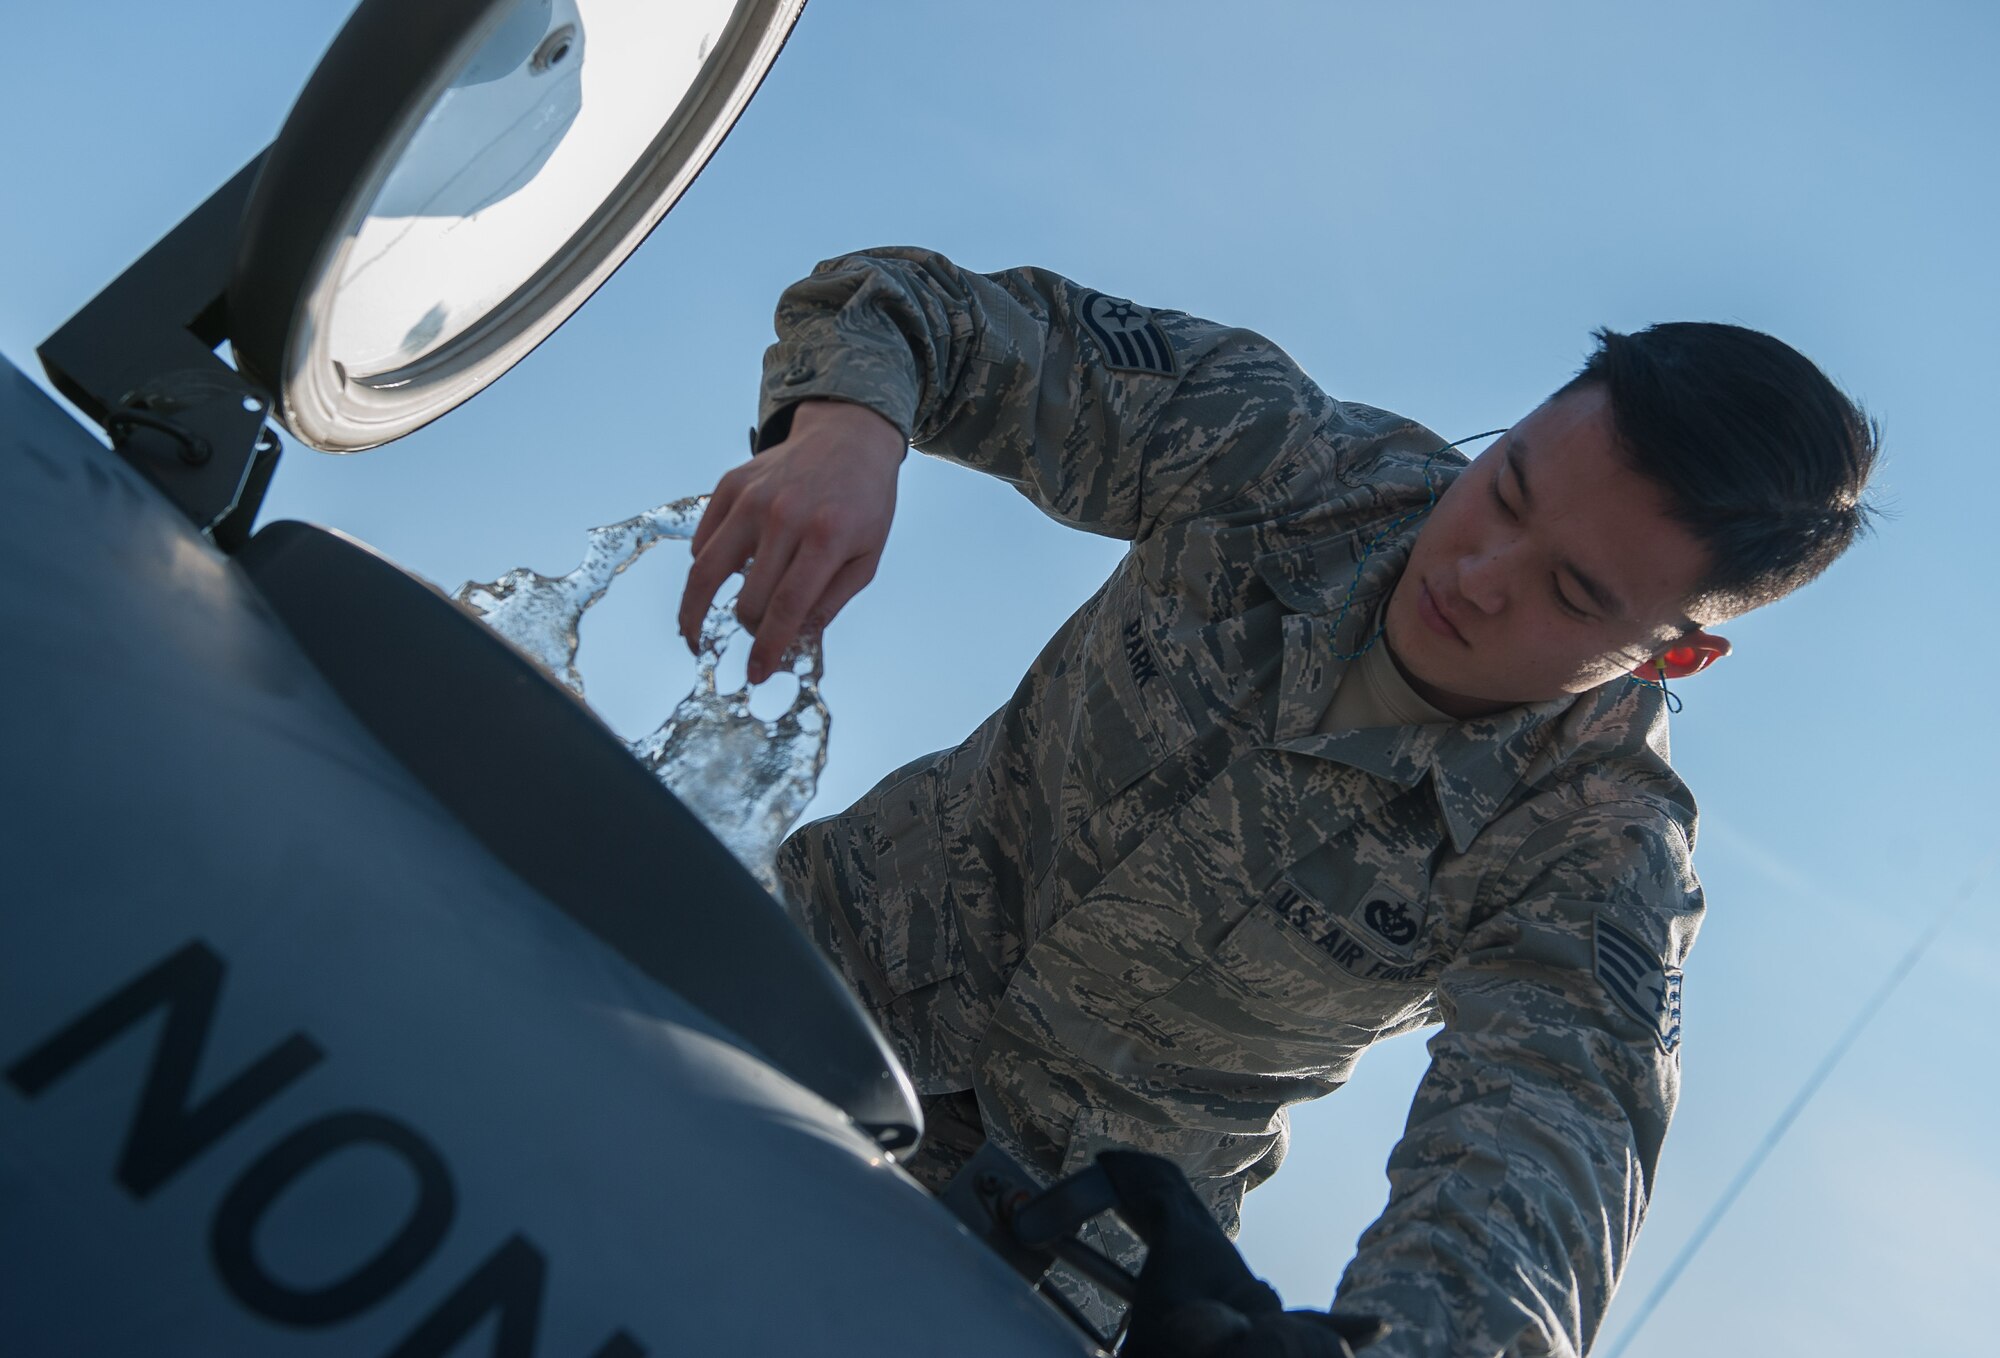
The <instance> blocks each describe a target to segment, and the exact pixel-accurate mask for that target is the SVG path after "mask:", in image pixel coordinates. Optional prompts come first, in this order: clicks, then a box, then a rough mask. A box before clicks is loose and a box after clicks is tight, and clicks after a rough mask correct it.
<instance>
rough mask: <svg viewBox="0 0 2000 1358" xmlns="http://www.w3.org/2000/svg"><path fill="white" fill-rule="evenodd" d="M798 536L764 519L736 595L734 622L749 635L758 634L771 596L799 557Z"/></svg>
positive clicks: (782, 525)
mask: <svg viewBox="0 0 2000 1358" xmlns="http://www.w3.org/2000/svg"><path fill="white" fill-rule="evenodd" d="M804 555H805V553H804V552H803V551H802V550H801V546H800V542H799V535H798V534H797V533H795V532H793V531H792V530H791V528H790V527H789V526H788V525H786V524H784V523H782V522H779V521H777V520H774V519H770V518H767V519H766V520H765V522H764V532H763V535H762V536H761V537H759V538H758V539H757V546H756V548H755V549H754V550H753V552H752V554H751V559H750V566H749V569H747V570H745V571H744V572H743V588H742V589H740V590H738V591H737V592H736V618H737V621H739V622H741V623H742V624H743V625H744V626H745V627H747V628H749V629H750V632H751V635H753V636H754V635H756V634H757V633H759V632H761V631H762V630H763V627H764V614H765V613H766V612H767V611H769V608H770V603H771V595H772V594H773V593H774V592H775V591H776V590H777V588H778V584H779V582H780V581H782V580H783V579H784V578H785V577H786V575H787V574H789V573H790V571H791V570H792V569H793V566H794V563H795V562H796V561H797V560H798V559H799V558H800V557H803V556H804Z"/></svg>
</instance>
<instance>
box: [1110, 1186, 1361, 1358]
mask: <svg viewBox="0 0 2000 1358" xmlns="http://www.w3.org/2000/svg"><path fill="white" fill-rule="evenodd" d="M1097 1163H1098V1164H1099V1165H1100V1166H1102V1167H1103V1169H1104V1173H1105V1175H1106V1177H1107V1178H1109V1179H1110V1180H1111V1189H1112V1192H1113V1193H1114V1194H1115V1195H1116V1196H1117V1199H1118V1215H1119V1216H1120V1217H1122V1218H1124V1221H1125V1224H1126V1225H1128V1226H1130V1227H1131V1228H1132V1230H1133V1232H1134V1234H1136V1235H1137V1236H1138V1237H1139V1238H1140V1239H1141V1240H1143V1241H1145V1242H1146V1263H1145V1266H1144V1267H1143V1268H1141V1269H1140V1270H1139V1295H1138V1296H1137V1297H1136V1298H1135V1299H1134V1300H1133V1302H1132V1324H1131V1327H1130V1329H1129V1331H1128V1332H1127V1334H1126V1337H1125V1343H1124V1345H1123V1346H1122V1347H1120V1348H1119V1350H1118V1353H1119V1358H1354V1350H1355V1349H1357V1348H1359V1347H1361V1346H1362V1345H1364V1344H1367V1343H1369V1342H1371V1341H1372V1340H1374V1339H1376V1338H1378V1337H1379V1336H1380V1335H1381V1334H1382V1330H1383V1327H1382V1325H1381V1324H1380V1323H1379V1322H1378V1321H1376V1320H1375V1318H1374V1317H1372V1316H1336V1315H1329V1314H1327V1313H1326V1312H1324V1311H1287V1310H1286V1309H1285V1308H1284V1303H1283V1302H1281V1301H1279V1300H1278V1294H1277V1293H1276V1292H1274V1291H1272V1290H1271V1286H1270V1284H1269V1283H1266V1282H1264V1281H1262V1280H1261V1279H1259V1278H1258V1277H1256V1275H1254V1274H1252V1273H1251V1272H1250V1269H1249V1266H1248V1265H1246V1264H1245V1263H1244V1262H1243V1256H1241V1255H1240V1254H1238V1253H1237V1252H1236V1246H1235V1245H1233V1244H1231V1243H1230V1240H1229V1237H1228V1236H1226V1235H1224V1234H1223V1233H1222V1228H1221V1227H1220V1226H1218V1225H1216V1223H1215V1218H1214V1217H1212V1216H1210V1215H1209V1214H1208V1209H1207V1208H1206V1207H1204V1206H1203V1205H1202V1203H1201V1199H1200V1198H1198V1197H1196V1196H1195V1192H1194V1189H1193V1188H1191V1187H1190V1186H1189V1185H1188V1181H1187V1176H1186V1175H1184V1174H1182V1173H1181V1171H1180V1168H1179V1166H1177V1165H1175V1164H1174V1163H1173V1162H1172V1161H1171V1160H1164V1159H1162V1158H1160V1157H1159V1156H1157V1155H1146V1154H1144V1153H1142V1152H1139V1151H1104V1152H1102V1153H1100V1154H1099V1155H1098V1157H1097Z"/></svg>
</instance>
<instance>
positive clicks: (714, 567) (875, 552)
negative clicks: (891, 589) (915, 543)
mask: <svg viewBox="0 0 2000 1358" xmlns="http://www.w3.org/2000/svg"><path fill="white" fill-rule="evenodd" d="M907 451H908V447H907V445H906V444H905V443H904V442H903V436H902V434H901V433H900V432H898V431H897V429H896V426H895V425H893V424H890V423H889V422H888V421H887V420H885V419H883V418H882V417H881V416H880V415H877V414H876V413H875V412H874V411H872V410H869V409H868V408H867V407H865V406H858V405H851V404H848V403H847V402H844V401H801V402H800V403H799V404H798V405H797V406H796V407H794V409H793V413H792V427H791V432H790V434H789V436H788V437H787V438H786V439H785V441H784V442H783V443H780V444H778V445H777V446H775V447H773V448H769V449H767V450H765V451H764V452H762V453H760V454H758V455H757V456H756V457H754V458H752V459H751V460H750V461H748V462H746V463H744V464H743V465H742V466H740V467H737V468H735V469H734V470H733V471H731V472H729V473H728V474H727V475H725V476H724V477H723V478H722V480H721V481H720V482H719V483H717V485H716V487H715V493H714V494H713V495H711V496H710V497H709V502H708V509H707V511H706V512H705V513H703V514H702V516H701V525H700V527H698V528H697V529H696V530H695V535H694V542H693V544H692V545H693V548H694V564H693V565H692V566H691V567H690V568H689V569H688V580H687V590H686V592H685V593H684V594H682V595H681V613H680V629H681V636H682V637H683V638H684V639H685V640H686V641H687V644H688V649H689V650H693V649H695V648H696V646H697V645H698V643H699V641H700V637H701V622H702V619H703V618H704V617H705V616H707V613H708V606H709V604H710V603H712V602H713V601H714V599H715V592H716V591H717V590H718V589H720V588H722V582H723V581H725V580H727V579H728V578H729V577H730V576H732V575H734V574H735V573H736V572H737V571H739V570H744V566H745V563H748V565H749V569H748V570H747V571H745V572H744V576H743V589H742V592H741V593H739V594H738V595H737V596H736V616H737V617H738V618H739V619H741V620H742V622H743V625H744V626H745V627H747V628H748V629H749V630H750V634H751V635H752V636H754V637H756V638H757V644H756V645H754V646H752V647H751V648H750V682H751V683H753V684H761V683H763V682H764V680H765V679H767V678H769V677H770V675H771V672H772V671H773V670H775V669H777V668H778V663H779V661H780V660H782V659H783V658H784V654H785V652H786V651H787V650H788V649H789V648H790V647H791V645H792V643H793V642H794V641H796V640H798V638H799V635H800V633H801V632H802V631H803V632H811V631H818V630H819V629H821V628H824V627H825V626H826V625H827V623H829V622H831V621H833V616H834V614H836V613H838V612H839V611H840V610H841V609H842V608H843V607H844V606H845V605H846V603H847V601H848V600H849V599H852V598H853V597H854V596H855V595H856V594H857V593H859V592H860V590H861V587H862V586H863V585H866V584H867V583H868V582H869V581H870V580H872V579H874V578H875V567H876V566H877V564H879V563H880V562H881V560H882V546H883V544H884V543H886V542H887V541H888V540H889V521H890V520H891V519H892V518H893V517H894V516H895V513H896V470H897V468H898V467H899V466H901V465H902V461H903V455H904V453H905V452H907Z"/></svg>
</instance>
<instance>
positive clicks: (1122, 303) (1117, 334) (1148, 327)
mask: <svg viewBox="0 0 2000 1358" xmlns="http://www.w3.org/2000/svg"><path fill="white" fill-rule="evenodd" d="M1076 311H1077V315H1078V316H1080V317H1082V318H1083V325H1084V328H1085V329H1086V330H1088V331H1089V332H1090V334H1091V338H1093V339H1095V340H1096V341H1097V346H1098V348H1100V349H1102V350H1103V351H1104V366H1105V367H1107V368H1115V369H1120V370H1122V371H1125V372H1142V373H1158V374H1159V375H1160V376H1162V377H1172V376H1173V375H1174V374H1175V373H1177V372H1179V371H1180V368H1179V365H1178V364H1177V363H1176V362H1175V360H1174V347H1173V345H1171V344H1169V343H1168V342H1167V332H1166V331H1164V330H1162V329H1160V325H1159V322H1157V321H1155V320H1154V319H1153V313H1152V312H1150V311H1148V310H1146V308H1144V307H1142V306H1138V305H1135V304H1134V303H1131V302H1128V301H1126V300H1125V299H1124V298H1122V297H1106V296H1105V295H1104V294H1103V293H1101V292H1087V293H1085V294H1084V295H1083V300H1082V301H1080V302H1078V303H1077V308H1076Z"/></svg>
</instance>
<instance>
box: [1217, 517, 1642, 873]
mask: <svg viewBox="0 0 2000 1358" xmlns="http://www.w3.org/2000/svg"><path fill="white" fill-rule="evenodd" d="M1422 522H1423V521H1422V520H1421V519H1420V520H1418V521H1417V522H1415V523H1413V524H1411V525H1410V526H1409V527H1408V528H1406V529H1404V530H1403V531H1402V532H1401V533H1399V534H1397V535H1396V537H1394V538H1393V539H1390V540H1388V541H1385V542H1383V543H1381V544H1379V545H1378V546H1377V547H1376V548H1375V550H1374V551H1373V553H1371V554H1370V556H1369V558H1368V560H1367V563H1366V565H1365V567H1363V568H1362V570H1361V583H1360V587H1359V588H1357V589H1355V590H1354V592H1353V595H1352V599H1351V602H1350V599H1349V592H1348V591H1349V587H1350V585H1352V584H1353V583H1354V581H1355V577H1356V563H1357V558H1358V557H1359V555H1360V551H1361V549H1362V546H1363V545H1364V543H1365V541H1366V535H1367V533H1368V532H1371V531H1376V530H1375V529H1373V527H1372V526H1370V525H1363V526H1361V527H1349V526H1347V525H1342V526H1341V528H1340V529H1339V530H1337V531H1335V532H1332V533H1329V534H1326V535H1324V536H1322V537H1318V538H1315V539H1314V540H1312V541H1310V542H1306V543H1303V544H1299V545H1296V546H1292V547H1287V548H1284V549H1281V550H1278V551H1274V552H1269V553H1266V554H1265V555H1263V556H1261V557H1259V558H1258V559H1257V561H1256V566H1257V571H1258V573H1259V574H1260V575H1261V576H1262V577H1263V578H1264V580H1265V582H1266V583H1267V584H1268V585H1270V587H1271V589H1272V592H1273V593H1275V594H1276V595H1277V596H1278V599H1279V600H1280V601H1281V602H1282V603H1283V604H1284V605H1285V606H1286V607H1287V608H1290V609H1292V610H1294V611H1296V612H1298V613H1301V614H1304V615H1306V617H1304V618H1301V619H1299V620H1297V625H1293V624H1292V623H1291V622H1290V620H1288V625H1287V626H1286V628H1285V633H1286V643H1287V644H1286V649H1287V651H1288V655H1287V657H1286V663H1285V665H1284V666H1283V670H1284V675H1283V679H1282V691H1281V693H1280V701H1279V705H1278V710H1279V712H1280V713H1281V717H1280V722H1281V725H1280V728H1279V730H1278V731H1276V732H1275V733H1274V734H1275V735H1276V737H1277V740H1276V742H1275V743H1276V745H1277V746H1278V748H1281V749H1287V750H1294V751H1297V752H1298V753H1300V754H1306V755H1311V756H1313V757H1316V758H1321V759H1332V760H1336V761H1338V762H1340V763H1343V764H1347V765H1349V766H1351V767H1353V768H1357V769H1360V770H1362V771H1364V772H1367V773H1372V774H1374V775H1376V776H1377V777H1380V778H1386V779H1389V780H1390V781H1392V782H1395V783H1397V784H1399V785H1400V786H1402V787H1405V788H1410V787H1414V786H1416V784H1417V783H1418V781H1419V780H1421V779H1422V778H1423V777H1424V776H1425V775H1426V774H1429V775H1430V778H1431V785H1432V788H1433V790H1434V791H1435V792H1436V795H1437V800H1438V809H1439V811H1440V813H1441V814H1442V815H1443V817H1444V821H1445V826H1446V828H1447V830H1448V831H1449V832H1450V834H1451V841H1452V846H1453V848H1454V849H1456V850H1457V851H1458V852H1460V853H1464V852H1465V851H1466V849H1467V848H1469V847H1470V846H1471V844H1472V841H1473V840H1474V839H1475V838H1476V837H1477V836H1478V835H1479V832H1480V831H1481V830H1483V829H1485V828H1486V825H1487V824H1488V822H1490V821H1491V820H1492V819H1493V818H1494V816H1496V815H1498V814H1499V812H1500V810H1501V808H1502V807H1504V806H1505V805H1506V804H1507V802H1508V799H1509V798H1510V797H1511V796H1512V795H1513V792H1514V790H1515V788H1517V787H1519V786H1520V784H1521V783H1522V782H1523V780H1525V779H1529V778H1531V777H1539V776H1540V775H1541V774H1542V773H1544V772H1547V771H1548V770H1550V769H1553V768H1555V767H1557V766H1559V765H1561V764H1562V763H1564V762H1566V761H1567V760H1568V759H1569V758H1570V756H1571V755H1572V754H1574V753H1575V752H1576V750H1577V749H1578V748H1580V747H1581V746H1582V745H1583V744H1585V743H1587V742H1589V741H1591V740H1592V739H1593V738H1594V737H1596V736H1598V735H1602V734H1606V733H1605V732H1603V731H1602V730H1601V729H1600V728H1601V724H1602V722H1603V721H1605V720H1607V719H1609V720H1614V721H1616V722H1617V723H1618V724H1619V725H1620V726H1621V727H1623V726H1626V725H1629V724H1630V723H1631V722H1632V721H1633V720H1636V721H1637V722H1638V725H1639V726H1641V727H1646V726H1650V725H1651V720H1650V718H1651V714H1650V713H1641V712H1638V711H1634V712H1632V713H1626V714H1623V716H1616V715H1615V714H1614V713H1613V709H1614V708H1617V707H1618V706H1619V705H1621V704H1623V703H1626V702H1627V701H1628V697H1627V693H1626V685H1624V684H1622V683H1619V682H1617V681H1613V682H1612V683H1609V684H1605V685H1603V686H1602V687H1600V688H1597V689H1593V690H1591V691H1590V692H1589V693H1586V694H1583V695H1581V696H1578V695H1565V696H1563V697H1561V698H1555V699H1551V700H1550V701H1548V702H1543V703H1530V704H1527V705H1524V706H1521V707H1513V708H1508V709H1507V710H1506V711H1504V712H1496V713H1494V714H1493V715H1491V716H1487V717H1476V718H1474V719H1472V720H1470V721H1463V722H1459V723H1456V724H1447V723H1443V722H1440V723H1436V724H1434V725H1427V726H1382V727H1373V728H1369V729H1364V730H1360V731H1342V732H1338V733H1334V734H1329V735H1319V734H1314V733H1311V732H1310V730H1309V721H1308V720H1307V714H1308V713H1310V714H1311V716H1312V719H1316V717H1317V714H1318V713H1319V712H1321V711H1324V710H1325V703H1326V702H1327V701H1330V700H1331V697H1332V694H1333V689H1334V687H1335V685H1336V684H1337V683H1338V682H1339V679H1340V675H1341V673H1342V671H1343V670H1344V669H1345V667H1346V662H1342V661H1338V660H1333V659H1331V657H1332V656H1333V655H1334V654H1336V653H1338V652H1342V651H1349V650H1353V649H1354V648H1355V647H1357V646H1359V645H1360V644H1361V643H1363V642H1364V641H1366V640H1367V638H1368V635H1369V632H1370V630H1371V629H1372V625H1373V618H1374V615H1375V612H1376V609H1377V608H1378V607H1379V606H1380V604H1381V601H1382V599H1383V597H1384V595H1385V593H1386V591H1387V590H1388V589H1389V588H1390V587H1391V586H1392V585H1393V584H1394V582H1395V581H1396V580H1397V579H1398V578H1399V577H1400V576H1401V575H1402V572H1403V567H1404V565H1405V564H1406V563H1407V562H1408V560H1409V555H1410V546H1411V544H1412V543H1413V542H1414V541H1415V540H1416V535H1417V530H1418V529H1419V528H1421V527H1422ZM1343 606H1344V607H1345V609H1346V616H1345V619H1344V620H1343V621H1342V622H1341V625H1340V626H1339V628H1338V629H1337V631H1336V630H1335V628H1334V627H1333V623H1334V621H1335V619H1336V618H1339V617H1340V615H1341V610H1342V608H1343ZM1376 644H1377V645H1380V644H1381V643H1380V642H1377V643H1376ZM1302 648H1305V649H1307V650H1308V653H1309V663H1301V659H1300V657H1299V655H1298V654H1297V652H1299V651H1300V650H1301V649H1302ZM1322 661H1325V662H1328V663H1320V662H1322ZM1640 705H1641V706H1642V707H1643V706H1644V703H1643V700H1642V701H1641V704H1640Z"/></svg>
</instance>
